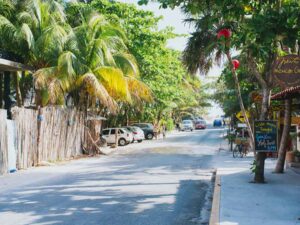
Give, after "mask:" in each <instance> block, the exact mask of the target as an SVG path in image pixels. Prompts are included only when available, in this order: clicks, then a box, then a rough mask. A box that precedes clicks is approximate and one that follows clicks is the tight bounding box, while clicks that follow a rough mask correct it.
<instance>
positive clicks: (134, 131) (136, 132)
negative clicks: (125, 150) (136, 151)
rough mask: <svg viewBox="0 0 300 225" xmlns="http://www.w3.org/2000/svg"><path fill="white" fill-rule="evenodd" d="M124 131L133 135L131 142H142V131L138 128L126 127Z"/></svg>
mask: <svg viewBox="0 0 300 225" xmlns="http://www.w3.org/2000/svg"><path fill="white" fill-rule="evenodd" d="M124 129H126V130H128V131H130V132H132V134H133V141H132V142H134V141H137V142H139V143H140V142H142V141H143V140H144V139H145V134H144V131H143V130H142V129H141V128H139V127H135V126H126V127H124Z"/></svg>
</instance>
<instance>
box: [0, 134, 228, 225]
mask: <svg viewBox="0 0 300 225" xmlns="http://www.w3.org/2000/svg"><path fill="white" fill-rule="evenodd" d="M222 132H223V130H221V129H207V130H201V131H194V132H180V133H175V134H172V135H171V136H168V137H167V139H165V140H162V139H159V140H154V141H145V142H143V143H134V144H131V145H128V146H125V147H119V148H118V149H117V150H116V151H114V152H112V153H111V154H109V155H107V156H99V157H94V158H85V159H80V160H74V161H71V162H65V163H59V164H58V165H55V166H50V167H49V166H48V167H39V168H32V169H29V170H26V171H19V172H18V173H15V174H8V175H5V176H2V177H0V190H1V192H0V224H1V225H21V224H22V225H24V224H26V225H27V224H45V225H46V224H47V225H48V224H57V225H58V224H64V225H75V224H76V225H77V224H80V225H81V224H97V225H193V224H208V218H209V208H210V206H209V204H210V198H211V189H212V183H211V179H212V172H213V170H212V168H213V167H214V165H213V158H214V155H215V154H217V153H218V149H219V147H220V146H221V143H222V139H221V138H220V136H221V134H222Z"/></svg>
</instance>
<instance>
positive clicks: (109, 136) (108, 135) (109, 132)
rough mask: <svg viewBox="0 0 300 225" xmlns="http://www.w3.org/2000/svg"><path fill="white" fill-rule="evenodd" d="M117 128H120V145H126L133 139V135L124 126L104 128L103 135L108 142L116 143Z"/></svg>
mask: <svg viewBox="0 0 300 225" xmlns="http://www.w3.org/2000/svg"><path fill="white" fill-rule="evenodd" d="M116 130H118V136H117V138H118V145H120V146H124V145H127V144H129V143H131V142H132V141H133V135H132V133H131V132H128V131H127V130H126V129H124V128H106V129H103V130H102V137H103V138H104V139H105V140H106V142H107V144H115V143H116Z"/></svg>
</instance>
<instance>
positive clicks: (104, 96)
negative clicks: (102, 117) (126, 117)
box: [76, 73, 118, 113]
mask: <svg viewBox="0 0 300 225" xmlns="http://www.w3.org/2000/svg"><path fill="white" fill-rule="evenodd" d="M76 83H77V86H81V87H83V88H84V89H85V90H86V91H87V93H88V94H89V95H90V96H92V97H96V98H97V99H99V101H100V102H101V103H102V104H103V105H104V106H106V107H107V108H108V109H109V110H110V112H111V113H116V111H117V109H118V106H117V104H116V102H115V101H114V100H113V98H112V97H111V96H110V95H109V93H108V92H107V90H106V89H105V87H104V86H103V85H102V84H101V83H100V82H99V80H98V79H97V77H96V76H95V74H93V73H86V74H84V75H82V76H80V77H79V79H78V80H77V82H76Z"/></svg>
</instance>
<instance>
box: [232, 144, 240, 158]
mask: <svg viewBox="0 0 300 225" xmlns="http://www.w3.org/2000/svg"><path fill="white" fill-rule="evenodd" d="M240 154H241V152H240V147H239V145H236V146H235V147H234V149H233V151H232V156H233V158H237V157H239V156H240Z"/></svg>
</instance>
